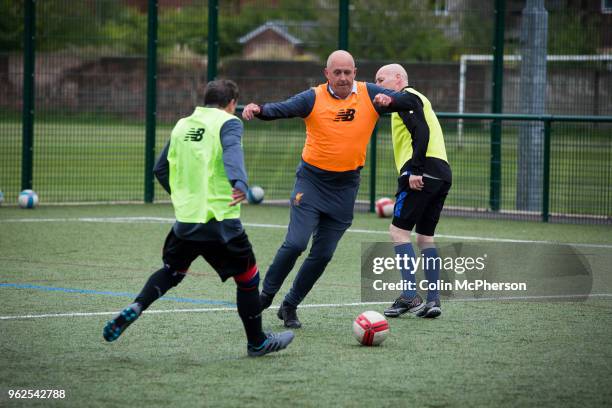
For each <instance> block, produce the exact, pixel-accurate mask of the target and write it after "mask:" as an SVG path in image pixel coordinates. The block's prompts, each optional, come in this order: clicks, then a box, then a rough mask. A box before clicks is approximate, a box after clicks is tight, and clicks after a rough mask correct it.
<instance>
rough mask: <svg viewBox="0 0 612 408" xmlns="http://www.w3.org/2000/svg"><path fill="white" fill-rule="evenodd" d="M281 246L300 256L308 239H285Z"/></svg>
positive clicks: (306, 246) (306, 245)
mask: <svg viewBox="0 0 612 408" xmlns="http://www.w3.org/2000/svg"><path fill="white" fill-rule="evenodd" d="M283 248H285V249H286V250H288V251H291V252H294V253H296V254H297V256H300V255H301V254H302V252H304V251H305V250H306V248H308V239H286V240H285V242H283Z"/></svg>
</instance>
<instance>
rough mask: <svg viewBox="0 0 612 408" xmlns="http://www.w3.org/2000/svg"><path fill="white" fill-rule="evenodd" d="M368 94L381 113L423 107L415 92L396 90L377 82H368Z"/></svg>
mask: <svg viewBox="0 0 612 408" xmlns="http://www.w3.org/2000/svg"><path fill="white" fill-rule="evenodd" d="M367 87H368V94H369V95H370V99H372V102H373V103H374V108H375V109H376V111H377V112H378V113H379V114H383V113H391V112H401V111H410V110H414V109H421V108H422V107H423V103H422V102H421V100H420V99H419V97H418V96H416V95H415V94H413V93H410V92H396V91H393V90H391V89H386V88H383V87H381V86H378V85H376V84H372V83H367Z"/></svg>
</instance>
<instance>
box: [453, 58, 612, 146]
mask: <svg viewBox="0 0 612 408" xmlns="http://www.w3.org/2000/svg"><path fill="white" fill-rule="evenodd" d="M520 60H521V56H520V55H517V54H513V55H504V61H520ZM459 61H460V62H459V100H458V106H457V111H458V112H459V113H460V114H461V113H464V110H465V77H466V72H467V63H468V61H493V55H488V54H463V55H461V58H460V60H459ZM546 61H547V62H549V61H612V54H604V55H548V56H546ZM462 137H463V119H459V120H458V121H457V141H458V143H459V146H461V144H462Z"/></svg>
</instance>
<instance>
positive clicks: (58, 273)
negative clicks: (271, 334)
mask: <svg viewBox="0 0 612 408" xmlns="http://www.w3.org/2000/svg"><path fill="white" fill-rule="evenodd" d="M243 215H244V216H243V220H244V222H245V223H247V224H276V225H284V224H286V222H287V219H288V209H287V208H278V207H265V206H244V207H243ZM79 217H90V218H92V217H162V218H172V210H171V208H170V206H168V205H114V206H75V207H44V206H42V207H40V208H38V209H36V210H20V209H17V208H6V207H0V283H20V284H31V285H39V286H48V287H61V288H75V289H83V290H96V291H112V292H128V293H137V292H138V291H139V290H140V289H141V287H142V285H143V284H144V282H145V280H146V279H147V278H148V276H149V275H150V274H151V273H152V272H153V271H154V270H156V269H157V268H158V267H159V265H160V251H161V246H162V244H163V239H164V237H165V235H166V233H167V231H168V229H169V228H170V225H171V224H170V223H165V222H163V221H160V222H149V223H145V222H132V223H113V222H108V221H107V222H96V223H93V222H76V221H74V219H76V218H79ZM24 218H27V219H36V218H38V219H47V220H49V219H53V220H58V219H67V220H65V221H63V222H59V221H44V222H10V220H18V219H24ZM387 226H388V220H381V219H377V218H375V217H374V216H372V215H370V214H363V213H357V214H356V218H355V222H354V224H353V228H354V229H360V230H371V231H373V232H372V233H357V232H348V233H347V234H346V235H345V236H344V238H343V239H342V241H341V242H340V245H339V247H338V249H337V252H336V254H335V257H334V259H333V260H332V262H331V263H330V265H329V267H328V269H327V271H326V272H325V274H324V275H323V277H322V278H321V279H320V281H319V282H318V283H317V285H316V286H315V288H314V289H313V291H312V292H311V294H310V295H309V296H308V298H307V299H306V301H305V303H307V304H323V303H350V302H359V301H360V278H359V268H360V261H359V258H360V243H361V242H363V241H385V240H386V238H387V237H386V235H385V234H376V233H374V232H375V231H385V230H386V228H387ZM247 232H248V234H249V237H250V239H251V241H252V242H253V245H254V248H255V251H256V255H257V258H258V263H259V265H260V267H261V269H262V275H263V273H264V271H265V269H266V267H267V266H268V265H269V264H270V262H271V259H272V257H273V256H274V253H275V252H276V250H277V248H278V246H279V245H280V244H281V242H282V240H283V237H284V233H285V230H284V229H283V228H269V227H262V226H248V227H247ZM438 232H439V233H440V234H447V235H464V236H482V237H490V238H514V239H533V240H551V241H560V242H574V243H591V244H603V245H612V234H610V227H606V226H579V225H554V224H553V225H544V224H541V223H529V222H516V221H492V220H472V219H462V218H449V217H445V218H443V219H442V221H441V223H440V226H439V230H438ZM441 241H444V240H442V239H441ZM580 248H581V251H582V252H583V253H584V254H585V256H587V258H589V257H590V258H589V259H591V258H592V259H596V258H597V256H598V255H601V254H605V253H609V251H610V249H609V248H597V247H580ZM300 262H301V261H298V264H299V263H300ZM191 273H192V275H191V276H188V277H187V278H186V279H185V280H184V281H183V283H182V284H181V285H180V286H179V287H177V288H175V289H173V290H172V291H171V292H170V293H169V294H168V295H171V296H175V297H181V298H192V299H208V300H211V301H219V302H230V303H233V302H234V301H235V285H234V283H233V282H232V281H228V282H226V283H225V284H222V283H221V282H220V281H219V279H218V278H217V277H216V275H215V274H214V272H213V271H212V269H211V268H210V267H209V266H208V265H206V264H205V263H204V262H203V261H202V260H197V261H196V262H195V263H194V264H193V266H192V269H191ZM593 275H594V287H593V292H594V293H612V278H611V276H610V269H609V265H600V264H597V263H596V262H595V263H594V270H593ZM294 276H295V272H293V273H292V274H291V275H290V276H289V279H288V282H286V283H285V285H284V286H283V288H282V289H281V295H283V294H284V293H286V292H287V290H288V288H289V285H290V283H291V281H292V279H293V277H294ZM279 300H280V296H279V297H278V298H277V299H275V302H274V303H275V304H277V303H278V302H279ZM390 300H391V299H390ZM129 302H130V298H127V297H125V298H124V297H112V296H105V295H93V294H79V293H65V292H50V291H39V290H33V289H16V288H7V287H0V315H1V316H11V315H25V314H46V313H66V312H113V311H117V310H119V309H120V308H122V307H123V306H125V305H126V304H128V303H129ZM211 307H212V308H214V307H219V305H217V304H190V303H181V302H172V301H161V300H160V301H158V302H156V303H155V304H154V305H153V306H152V307H151V310H174V309H194V308H211ZM383 308H384V306H378V305H376V306H344V307H322V308H304V309H301V310H300V311H299V316H300V318H301V320H302V322H303V324H304V327H303V328H302V329H300V330H297V331H296V338H295V340H294V342H293V344H291V346H290V347H289V348H288V349H287V350H285V351H283V352H280V353H276V354H273V355H270V356H266V357H264V358H259V359H251V358H248V357H247V356H246V341H245V338H244V334H243V330H242V325H241V323H240V320H239V318H238V316H237V313H235V312H233V311H218V312H190V313H185V312H182V313H164V314H145V315H143V316H142V317H141V318H140V319H139V320H138V321H137V322H136V323H135V324H134V325H133V326H131V327H130V328H129V329H128V330H127V331H126V332H125V333H124V335H123V336H122V337H121V338H120V339H119V340H118V341H116V342H114V343H111V344H108V343H106V342H104V340H103V339H102V327H103V326H104V323H105V322H106V320H107V319H108V318H109V317H111V315H103V316H97V315H96V316H86V317H50V318H36V319H18V320H0V393H1V394H0V406H15V407H18V406H47V405H52V406H74V407H83V406H181V407H182V406H184V407H191V406H235V407H238V406H240V407H250V406H252V407H261V406H278V407H288V406H312V407H323V406H423V407H447V406H470V407H471V406H482V407H491V406H533V407H543V406H550V407H565V406H580V407H591V406H593V407H594V406H607V405H610V403H611V402H612V391H611V389H610V386H609V385H610V384H609V382H610V378H612V298H610V297H599V298H594V299H590V300H587V301H583V302H569V301H566V302H510V301H480V302H462V301H448V302H445V303H443V315H442V317H441V318H439V319H436V320H423V319H416V318H408V317H403V318H400V319H395V320H390V327H391V331H390V336H389V338H388V339H387V340H386V341H385V342H384V343H383V345H382V346H381V347H377V348H366V347H361V346H359V345H357V343H356V342H355V340H354V339H353V337H352V330H351V324H352V320H353V319H354V318H355V317H356V316H357V315H358V314H359V313H360V312H362V311H364V310H368V309H374V310H378V311H382V309H383ZM264 327H265V328H266V329H271V330H282V329H283V328H282V325H281V322H280V321H279V320H278V319H277V318H276V316H275V311H272V310H270V311H266V312H264ZM42 388H45V389H64V390H66V393H67V398H66V399H65V400H62V401H34V400H28V401H23V400H9V399H8V394H7V392H8V390H9V389H42Z"/></svg>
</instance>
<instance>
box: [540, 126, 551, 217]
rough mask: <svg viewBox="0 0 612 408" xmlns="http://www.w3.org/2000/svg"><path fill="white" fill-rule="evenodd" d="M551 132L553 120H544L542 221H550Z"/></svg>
mask: <svg viewBox="0 0 612 408" xmlns="http://www.w3.org/2000/svg"><path fill="white" fill-rule="evenodd" d="M550 132H551V121H550V120H545V121H544V163H543V166H544V168H543V169H542V170H543V171H542V178H543V180H542V221H543V222H548V215H549V211H550Z"/></svg>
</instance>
